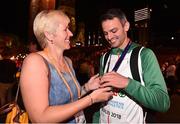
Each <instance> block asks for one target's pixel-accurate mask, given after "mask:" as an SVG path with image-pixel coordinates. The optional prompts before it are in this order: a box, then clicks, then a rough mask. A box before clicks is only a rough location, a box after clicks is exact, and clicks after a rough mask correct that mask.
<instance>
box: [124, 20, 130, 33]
mask: <svg viewBox="0 0 180 124" xmlns="http://www.w3.org/2000/svg"><path fill="white" fill-rule="evenodd" d="M129 28H130V23H129V22H128V21H126V22H125V24H124V30H125V31H128V30H129Z"/></svg>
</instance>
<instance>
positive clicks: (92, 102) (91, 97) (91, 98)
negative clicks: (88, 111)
mask: <svg viewBox="0 0 180 124" xmlns="http://www.w3.org/2000/svg"><path fill="white" fill-rule="evenodd" d="M88 97H89V98H90V100H91V103H90V106H91V105H92V104H93V103H94V101H93V98H92V97H91V95H90V94H89V95H88Z"/></svg>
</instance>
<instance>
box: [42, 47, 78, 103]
mask: <svg viewBox="0 0 180 124" xmlns="http://www.w3.org/2000/svg"><path fill="white" fill-rule="evenodd" d="M44 53H45V54H46V55H47V57H48V58H49V59H50V61H51V64H52V65H53V66H54V67H55V69H56V70H57V72H58V74H59V76H60V77H61V78H62V80H63V82H64V84H65V85H66V87H67V89H68V91H69V94H70V98H71V101H72V102H73V93H72V91H71V88H70V86H69V84H68V82H67V81H66V79H65V77H64V76H63V74H62V73H61V71H60V69H59V68H58V66H57V62H56V61H55V59H54V58H53V57H52V56H50V54H49V51H48V49H44ZM65 64H66V67H67V69H68V72H69V73H70V76H71V77H72V79H73V82H74V83H75V86H76V88H77V91H78V98H80V88H79V85H78V82H77V80H76V79H75V76H74V75H73V74H72V70H71V69H70V66H69V64H68V62H67V60H66V59H65Z"/></svg>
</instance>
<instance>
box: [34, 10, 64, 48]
mask: <svg viewBox="0 0 180 124" xmlns="http://www.w3.org/2000/svg"><path fill="white" fill-rule="evenodd" d="M58 15H60V16H67V15H66V14H65V13H64V12H63V11H61V10H43V11H41V12H40V13H38V14H37V16H36V17H35V19H34V23H33V31H34V34H35V36H36V38H37V40H38V42H39V45H40V46H41V48H45V47H46V45H47V38H46V36H45V34H44V32H49V33H55V32H56V29H57V27H58V25H59V22H58V20H57V19H56V17H57V16H58Z"/></svg>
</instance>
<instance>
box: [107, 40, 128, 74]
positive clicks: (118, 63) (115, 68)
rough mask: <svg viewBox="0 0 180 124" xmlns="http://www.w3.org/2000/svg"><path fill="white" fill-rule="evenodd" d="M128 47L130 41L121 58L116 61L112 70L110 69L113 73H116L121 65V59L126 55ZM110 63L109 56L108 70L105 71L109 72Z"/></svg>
mask: <svg viewBox="0 0 180 124" xmlns="http://www.w3.org/2000/svg"><path fill="white" fill-rule="evenodd" d="M130 46H131V41H129V43H128V44H127V45H126V47H125V49H124V50H123V52H122V54H121V56H120V57H119V59H118V60H117V62H116V64H115V66H114V68H113V69H112V71H115V72H116V71H117V70H118V68H119V66H120V64H121V63H122V61H123V59H124V57H125V55H126V53H127V52H128V50H129V48H130ZM110 61H111V56H110V59H109V62H108V68H107V71H108V70H109V66H110Z"/></svg>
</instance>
